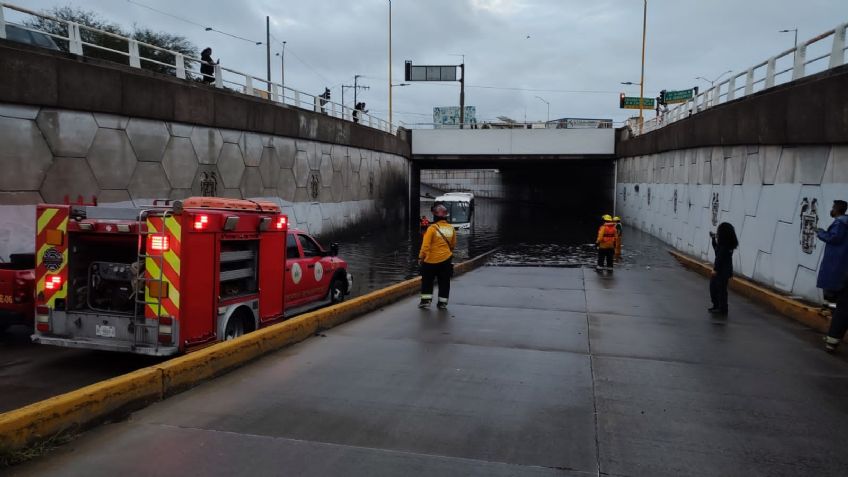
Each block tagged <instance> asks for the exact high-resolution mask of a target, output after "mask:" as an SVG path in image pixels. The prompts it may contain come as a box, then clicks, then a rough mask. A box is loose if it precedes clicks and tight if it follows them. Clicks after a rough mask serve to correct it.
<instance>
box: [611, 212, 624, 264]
mask: <svg viewBox="0 0 848 477" xmlns="http://www.w3.org/2000/svg"><path fill="white" fill-rule="evenodd" d="M612 221H613V222H615V230H617V231H618V240H616V241H615V260H616V261H619V260H621V235H622V233H621V229H622V226H621V217H619V216H615V217H613V218H612Z"/></svg>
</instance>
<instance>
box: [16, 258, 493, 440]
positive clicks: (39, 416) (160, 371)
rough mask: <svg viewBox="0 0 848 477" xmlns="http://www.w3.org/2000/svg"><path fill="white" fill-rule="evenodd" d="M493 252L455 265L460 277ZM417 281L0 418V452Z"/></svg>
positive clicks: (140, 399) (240, 361) (185, 381)
mask: <svg viewBox="0 0 848 477" xmlns="http://www.w3.org/2000/svg"><path fill="white" fill-rule="evenodd" d="M493 252H494V250H493V251H491V252H489V253H486V254H483V255H481V256H479V257H475V258H473V259H470V260H468V261H466V262H463V263H460V264H457V265H456V266H455V272H456V273H458V274H461V273H466V272H469V271H471V270H473V269H474V268H476V267H478V266H480V265H482V264H483V263H484V262H485V260H486V259H488V258H489V256H490V255H491V254H492V253H493ZM420 283H421V278H420V277H417V278H413V279H410V280H406V281H403V282H400V283H397V284H394V285H391V286H388V287H386V288H383V289H381V290H377V291H374V292H372V293H369V294H367V295H363V296H360V297H356V298H352V299H350V300H348V301H345V302H342V303H339V304H337V305H334V306H331V307H327V308H322V309H319V310H316V311H313V312H310V313H306V314H303V315H300V316H297V317H295V318H292V319H290V320H286V321H284V322H282V323H277V324H275V325H271V326H269V327H267V328H262V329H260V330H258V331H255V332H253V333H249V334H247V335H245V336H242V337H240V338H237V339H234V340H232V341H227V342H223V343H217V344H215V345H212V346H210V347H208V348H204V349H201V350H198V351H194V352H192V353H189V354H186V355H183V356H178V357H176V358H173V359H170V360H168V361H165V362H163V363H160V364H157V365H154V366H150V367H147V368H142V369H139V370H137V371H134V372H131V373H128V374H124V375H122V376H118V377H115V378H112V379H108V380H106V381H101V382H99V383H94V384H92V385H89V386H86V387H84V388H80V389H77V390H75V391H71V392H68V393H65V394H61V395H59V396H55V397H52V398H49V399H46V400H44V401H40V402H37V403H34V404H31V405H28V406H25V407H22V408H20V409H15V410H13V411H9V412H6V413H3V414H0V450H15V449H20V448H22V447H25V446H27V445H29V444H31V443H34V442H37V441H39V440H41V439H45V438H47V437H49V436H51V435H54V434H58V433H61V432H66V431H74V430H77V429H80V428H84V427H89V426H91V425H94V424H97V423H98V422H101V421H103V420H104V419H105V418H107V417H108V416H110V415H112V414H114V413H115V412H118V411H130V410H135V409H140V408H142V407H144V406H146V405H148V404H150V403H151V402H154V401H158V400H161V399H163V398H165V397H168V396H171V395H173V394H176V393H179V392H181V391H183V390H185V389H188V388H190V387H192V386H195V385H197V384H199V383H201V382H203V381H205V380H207V379H210V378H213V377H215V376H218V375H220V374H223V373H225V372H227V371H229V370H232V369H234V368H236V367H238V366H242V365H244V364H245V363H248V362H250V361H252V360H254V359H256V358H257V357H259V356H262V355H264V354H267V353H270V352H273V351H276V350H278V349H280V348H283V347H285V346H288V345H291V344H294V343H298V342H300V341H303V340H305V339H307V338H309V337H310V336H312V335H314V334H315V333H316V332H318V331H320V330H322V329H328V328H332V327H334V326H337V325H339V324H341V323H344V322H346V321H349V320H351V319H353V318H356V317H358V316H362V315H364V314H365V313H368V312H370V311H373V310H376V309H378V308H380V307H382V306H385V305H388V304H390V303H393V302H395V301H398V300H400V299H402V298H404V297H406V296H409V295H411V294H413V293H415V292H416V291H417V290H418V288H419V287H420Z"/></svg>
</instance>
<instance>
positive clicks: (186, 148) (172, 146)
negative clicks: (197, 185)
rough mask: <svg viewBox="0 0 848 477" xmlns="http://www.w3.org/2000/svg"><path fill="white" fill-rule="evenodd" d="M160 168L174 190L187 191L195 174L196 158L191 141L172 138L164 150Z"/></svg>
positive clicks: (182, 138) (183, 138)
mask: <svg viewBox="0 0 848 477" xmlns="http://www.w3.org/2000/svg"><path fill="white" fill-rule="evenodd" d="M162 167H163V168H164V169H165V174H166V175H167V176H168V180H169V181H170V183H171V187H173V188H175V189H189V188H191V184H192V182H194V176H195V173H196V172H197V156H195V153H194V148H193V147H192V145H191V140H189V138H186V137H172V138H171V141H170V142H169V143H168V146H167V147H166V148H165V155H164V157H163V158H162Z"/></svg>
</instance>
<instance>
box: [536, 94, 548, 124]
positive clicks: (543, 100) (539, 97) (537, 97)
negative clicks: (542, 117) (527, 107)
mask: <svg viewBox="0 0 848 477" xmlns="http://www.w3.org/2000/svg"><path fill="white" fill-rule="evenodd" d="M536 99H538V100H540V101H542V102H543V103H545V104H546V105H548V121H547V122H546V123H545V124H547V123H549V122H551V103H549V102H547V101H545V99H544V98H542V97H541V96H536Z"/></svg>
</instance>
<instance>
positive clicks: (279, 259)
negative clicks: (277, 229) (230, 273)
mask: <svg viewBox="0 0 848 477" xmlns="http://www.w3.org/2000/svg"><path fill="white" fill-rule="evenodd" d="M284 240H285V235H283V234H281V233H264V234H262V238H261V239H260V242H259V320H260V321H270V320H273V319H275V318H279V317H280V316H282V314H283V296H284V293H285V286H284V282H285V280H284V279H283V273H284V270H283V267H284V266H285V248H284V243H283V241H284Z"/></svg>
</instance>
